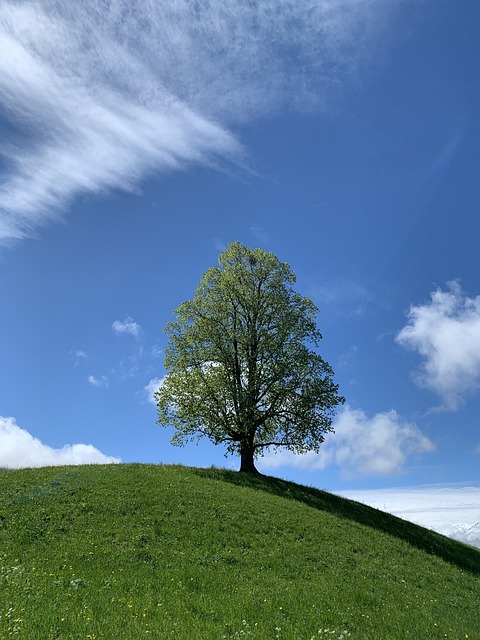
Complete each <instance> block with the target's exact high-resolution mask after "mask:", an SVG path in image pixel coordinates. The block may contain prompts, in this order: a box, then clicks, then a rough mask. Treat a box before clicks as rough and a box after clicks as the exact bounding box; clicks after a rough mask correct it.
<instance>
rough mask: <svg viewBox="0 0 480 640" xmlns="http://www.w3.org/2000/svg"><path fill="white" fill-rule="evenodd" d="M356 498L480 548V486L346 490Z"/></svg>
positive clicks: (344, 492)
mask: <svg viewBox="0 0 480 640" xmlns="http://www.w3.org/2000/svg"><path fill="white" fill-rule="evenodd" d="M341 494H342V495H343V496H345V497H347V498H350V499H352V500H356V501H358V502H363V503H364V504H368V505H370V506H371V507H375V508H376V509H381V510H382V511H387V512H388V513H391V514H393V515H396V516H398V517H399V518H403V519H404V520H409V521H410V522H415V523H416V524H420V525H422V526H423V527H427V528H429V529H433V530H434V531H438V533H442V534H444V535H447V536H450V537H452V538H455V539H457V540H462V541H463V542H467V543H468V544H471V545H474V546H476V547H480V487H479V486H458V485H457V486H455V485H449V486H440V485H437V486H435V485H434V486H429V487H406V488H401V489H372V490H366V491H342V492H341Z"/></svg>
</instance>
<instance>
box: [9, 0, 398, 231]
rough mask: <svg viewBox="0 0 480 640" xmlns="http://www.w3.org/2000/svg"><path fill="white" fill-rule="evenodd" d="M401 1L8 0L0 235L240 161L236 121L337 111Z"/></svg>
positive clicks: (372, 55) (35, 226)
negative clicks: (182, 172)
mask: <svg viewBox="0 0 480 640" xmlns="http://www.w3.org/2000/svg"><path fill="white" fill-rule="evenodd" d="M400 3H401V0H392V1H391V2H389V3H385V2H383V0H363V2H358V0H343V1H342V2H338V0H315V1H313V0H296V1H295V2H293V1H292V0H262V2H260V1H258V2H249V3H225V2H223V1H222V0H211V1H210V2H208V3H194V2H189V1H188V0H177V1H176V2H157V3H143V2H139V1H135V0H134V1H133V2H131V1H129V2H127V0H112V2H108V3H98V2H96V1H95V0H84V1H83V2H63V0H49V1H47V0H39V1H38V2H22V3H19V2H14V1H12V0H4V2H3V3H2V5H1V7H0V49H1V51H2V55H1V56H0V106H1V108H2V114H3V115H4V117H5V118H6V126H3V127H2V139H3V142H2V144H1V147H0V152H1V154H2V155H3V157H4V159H5V161H6V164H7V172H6V174H5V176H4V178H3V182H2V183H1V184H0V240H2V239H3V240H6V239H8V238H21V237H24V236H26V235H29V234H31V233H32V232H33V231H34V230H35V229H36V228H37V227H38V226H40V225H43V224H45V223H46V222H48V221H49V220H50V219H52V218H54V217H56V216H57V215H58V213H59V212H63V211H64V210H65V208H66V207H67V205H68V203H69V202H70V201H71V200H72V198H73V197H75V196H76V195H78V194H80V193H84V192H89V193H102V192H104V191H106V190H109V189H124V190H134V189H136V188H137V187H138V185H139V183H140V182H141V180H142V179H143V178H144V177H145V176H147V175H149V174H152V173H153V172H160V171H169V170H178V169H182V168H185V167H188V166H189V165H190V164H192V163H200V164H219V163H223V162H225V161H228V162H230V161H233V162H239V161H241V158H242V157H243V149H242V145H241V143H240V142H239V140H238V139H237V138H236V136H235V135H234V134H233V133H232V131H231V127H232V125H236V124H239V123H242V122H245V121H248V120H250V119H251V118H254V117H256V116H259V115H262V114H263V115H264V114H266V113H269V112H272V111H275V110H278V109H279V108H281V107H282V106H284V105H286V104H288V105H289V106H290V107H293V108H301V109H309V108H312V107H316V108H318V107H324V106H325V105H327V104H328V102H329V99H330V97H331V95H332V92H333V91H336V90H338V87H339V86H341V84H342V82H343V81H345V79H346V78H348V76H349V75H353V74H354V73H355V75H356V77H357V78H358V70H359V68H360V66H361V64H362V63H364V62H365V60H369V59H371V60H373V59H375V44H376V43H377V42H381V40H382V30H383V29H384V27H385V26H386V25H387V24H388V22H389V20H388V19H389V17H390V16H391V15H392V12H393V11H394V9H395V7H396V6H397V5H398V4H400Z"/></svg>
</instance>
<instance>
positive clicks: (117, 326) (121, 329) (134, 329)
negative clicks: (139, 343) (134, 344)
mask: <svg viewBox="0 0 480 640" xmlns="http://www.w3.org/2000/svg"><path fill="white" fill-rule="evenodd" d="M112 329H113V332H114V333H117V334H122V333H127V334H130V335H132V336H134V337H135V338H138V336H139V335H140V331H141V327H140V325H139V324H137V323H136V322H135V320H134V319H133V318H130V317H129V318H127V319H126V320H115V321H114V322H113V323H112Z"/></svg>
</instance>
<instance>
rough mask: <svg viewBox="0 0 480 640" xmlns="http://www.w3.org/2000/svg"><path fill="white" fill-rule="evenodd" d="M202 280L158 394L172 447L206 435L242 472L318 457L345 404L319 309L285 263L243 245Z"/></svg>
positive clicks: (173, 330) (174, 326)
mask: <svg viewBox="0 0 480 640" xmlns="http://www.w3.org/2000/svg"><path fill="white" fill-rule="evenodd" d="M219 265H220V266H218V267H213V268H211V269H209V270H208V271H206V273H205V274H204V276H203V278H202V280H201V282H200V284H199V286H198V288H197V290H196V292H195V294H194V297H193V300H190V301H188V302H184V303H183V304H181V305H180V306H179V307H178V309H176V311H175V315H176V318H177V319H176V321H174V322H170V323H169V324H167V326H166V328H165V331H166V332H167V334H168V336H169V342H168V346H167V349H166V354H165V355H166V358H165V369H166V371H167V375H166V376H165V378H164V381H163V383H162V385H161V386H160V388H159V390H158V391H157V392H156V393H155V400H156V402H157V405H158V424H160V425H161V426H167V425H172V426H174V427H175V429H176V433H175V435H174V436H173V438H172V443H173V444H178V445H182V444H184V442H185V441H187V440H191V439H193V438H196V437H202V436H206V437H208V438H209V439H210V440H212V441H213V442H214V443H215V444H220V443H224V444H226V447H227V452H228V453H237V454H240V458H241V464H240V470H241V471H248V472H254V473H255V472H257V470H256V468H255V463H254V460H255V458H256V457H257V456H258V455H261V454H262V453H263V452H264V451H265V450H266V449H267V448H269V447H286V448H287V449H289V450H291V451H294V452H297V453H304V452H306V451H316V452H318V449H319V446H320V444H321V443H322V442H323V441H324V434H325V433H326V432H329V431H333V429H332V426H331V424H332V418H333V415H334V408H335V407H336V406H337V405H338V404H339V403H343V402H344V401H345V399H344V398H343V397H341V396H339V395H338V385H336V384H334V382H333V380H332V376H333V371H332V368H331V367H330V365H329V364H328V363H327V362H325V360H323V358H322V357H321V356H320V355H319V354H318V353H317V352H316V351H315V350H312V349H311V348H309V345H310V346H313V347H317V346H318V343H319V341H320V339H321V337H322V336H321V334H320V332H319V331H318V330H317V328H316V315H317V313H318V309H317V307H316V306H315V305H314V304H313V302H312V301H311V300H309V299H308V298H305V297H302V296H300V295H299V294H298V293H296V292H295V291H294V290H293V288H292V286H293V284H294V283H295V281H296V278H295V275H294V273H293V271H292V270H291V268H290V266H289V265H288V264H287V263H286V262H280V261H279V260H278V258H277V257H276V256H275V255H274V254H273V253H266V252H265V251H263V250H262V249H254V250H252V249H248V248H247V247H245V246H243V245H242V244H240V243H239V242H234V243H231V244H229V246H228V248H227V249H226V250H225V251H224V252H223V253H221V254H220V256H219Z"/></svg>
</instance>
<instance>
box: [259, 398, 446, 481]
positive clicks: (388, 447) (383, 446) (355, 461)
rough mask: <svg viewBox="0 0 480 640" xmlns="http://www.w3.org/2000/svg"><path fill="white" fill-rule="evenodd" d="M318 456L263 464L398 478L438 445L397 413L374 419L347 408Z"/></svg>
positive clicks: (276, 457) (276, 458)
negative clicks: (332, 468) (408, 464)
mask: <svg viewBox="0 0 480 640" xmlns="http://www.w3.org/2000/svg"><path fill="white" fill-rule="evenodd" d="M333 426H334V428H335V434H328V435H327V436H326V438H325V442H324V443H323V444H322V445H321V447H320V451H319V453H318V454H316V453H313V452H309V453H306V454H302V455H297V454H294V453H292V452H290V451H285V450H283V451H282V450H279V451H278V452H276V453H275V452H271V453H269V454H267V455H266V456H265V457H264V458H263V459H262V461H261V466H262V467H266V468H270V469H271V468H278V467H284V466H287V467H294V468H301V469H308V470H311V471H314V470H316V469H324V468H325V467H327V466H328V465H330V464H336V465H338V466H339V467H340V468H341V470H342V473H343V474H344V475H345V476H347V477H348V476H355V475H366V476H368V475H382V476H390V475H398V474H400V473H402V471H403V467H404V464H405V462H406V460H407V458H408V457H409V456H411V455H420V454H422V453H428V452H431V451H433V450H434V448H435V447H434V444H433V443H432V442H431V440H429V439H428V438H427V437H426V436H425V435H423V434H422V432H421V431H420V429H419V428H418V427H417V426H416V425H415V424H413V423H408V422H404V421H403V420H402V419H401V418H400V417H399V416H398V415H397V413H396V412H395V411H388V412H385V413H377V414H375V415H374V416H373V417H372V418H369V417H367V415H366V414H365V413H364V412H363V411H361V410H360V409H351V408H350V407H348V406H346V407H344V408H343V409H342V410H341V411H340V413H339V414H338V416H337V418H336V419H335V422H334V425H333Z"/></svg>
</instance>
